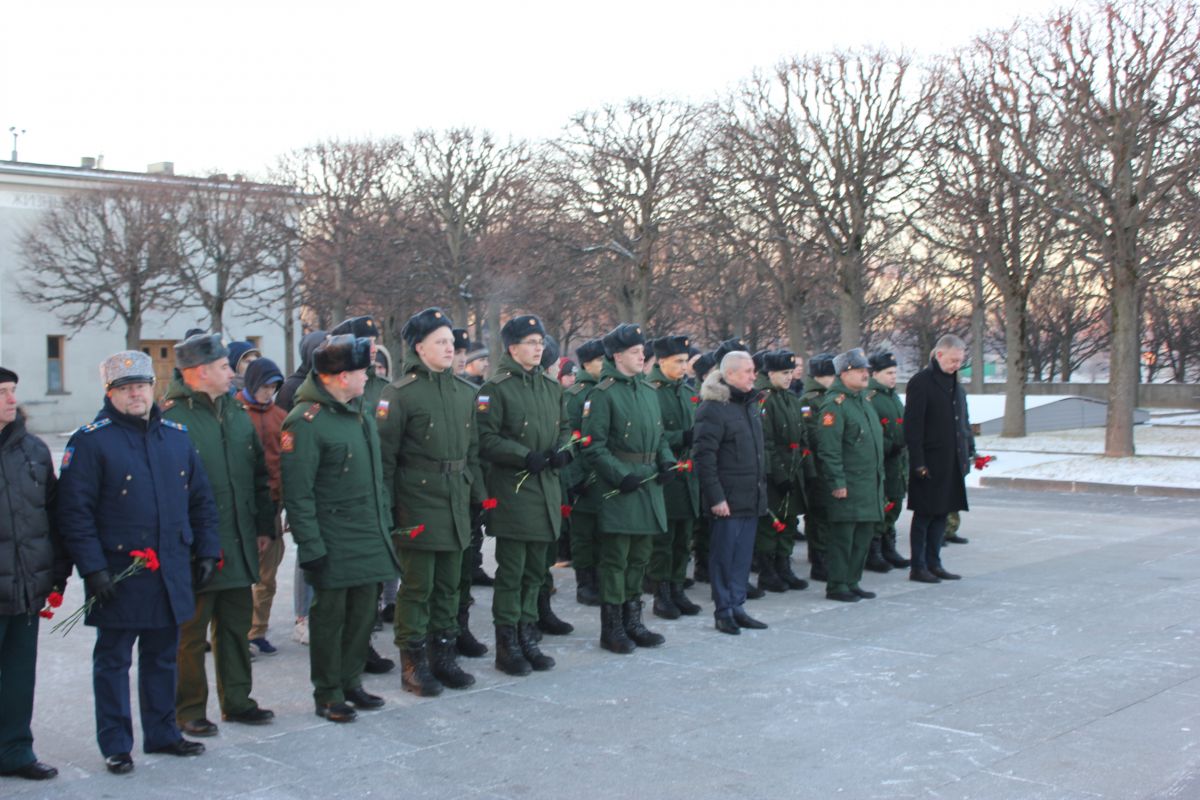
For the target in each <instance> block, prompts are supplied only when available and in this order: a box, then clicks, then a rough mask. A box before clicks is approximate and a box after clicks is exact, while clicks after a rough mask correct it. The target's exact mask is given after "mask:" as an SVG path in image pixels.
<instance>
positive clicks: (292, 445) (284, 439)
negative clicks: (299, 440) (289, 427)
mask: <svg viewBox="0 0 1200 800" xmlns="http://www.w3.org/2000/svg"><path fill="white" fill-rule="evenodd" d="M279 449H280V450H282V451H283V452H285V453H292V452H295V450H296V434H294V433H292V432H291V431H284V432H283V433H281V434H280V435H279Z"/></svg>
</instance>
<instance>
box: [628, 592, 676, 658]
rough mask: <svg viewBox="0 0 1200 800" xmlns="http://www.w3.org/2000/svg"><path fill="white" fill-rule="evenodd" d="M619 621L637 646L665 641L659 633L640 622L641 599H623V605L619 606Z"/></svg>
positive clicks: (646, 645) (649, 645)
mask: <svg viewBox="0 0 1200 800" xmlns="http://www.w3.org/2000/svg"><path fill="white" fill-rule="evenodd" d="M621 621H622V623H623V624H624V626H625V635H626V636H628V637H629V638H630V639H632V640H633V643H634V644H636V645H637V646H638V647H658V646H659V645H660V644H663V643H665V642H666V641H667V640H666V638H665V637H664V636H663V635H662V634H661V633H655V632H654V631H652V630H650V629H649V628H647V627H646V626H645V625H643V624H642V601H641V600H626V601H625V605H623V606H621Z"/></svg>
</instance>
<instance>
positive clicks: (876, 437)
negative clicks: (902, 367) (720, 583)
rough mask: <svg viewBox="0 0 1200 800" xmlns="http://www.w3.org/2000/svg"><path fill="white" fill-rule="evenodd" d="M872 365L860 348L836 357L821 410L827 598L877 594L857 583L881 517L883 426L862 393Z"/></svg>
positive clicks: (853, 598) (855, 599)
mask: <svg viewBox="0 0 1200 800" xmlns="http://www.w3.org/2000/svg"><path fill="white" fill-rule="evenodd" d="M869 366H870V364H869V362H868V361H867V357H866V355H865V354H864V353H863V351H862V349H861V348H857V347H856V348H854V349H853V350H848V351H846V352H845V353H841V354H839V355H838V356H836V357H835V358H834V359H833V368H834V371H836V372H837V374H838V378H837V379H836V380H834V382H833V385H832V386H830V387H829V392H828V393H827V394H826V396H825V399H824V401H822V403H821V406H820V408H819V409H818V410H817V414H818V415H819V417H820V419H819V421H818V423H817V453H818V454H819V455H820V459H821V469H822V470H823V473H824V478H825V481H826V484H827V485H828V486H829V487H831V489H830V493H829V495H830V497H829V499H830V502H829V505H828V506H827V507H826V508H827V510H828V520H829V527H828V534H829V535H828V538H827V539H826V544H825V552H826V557H827V562H826V570H827V571H828V574H829V578H828V582H827V583H826V585H825V597H827V598H828V599H830V600H838V601H841V602H850V603H854V602H858V600H860V599H865V600H869V599H871V598H873V597H874V596H875V593H874V592H868V591H866V590H865V589H863V588H862V587H860V586H859V585H858V584H859V581H860V580H861V579H862V572H863V564H864V563H865V562H866V560H867V549H868V548H869V547H870V544H871V538H872V537H873V536H874V535H875V530H876V528H877V527H878V526H879V523H881V522H883V503H884V499H883V430H882V428H881V426H880V424H879V415H878V414H876V413H875V407H874V406H872V405H871V404H870V403H868V402H867V400H866V399H865V398H864V397H863V391H864V390H865V389H866V388H867V384H868V383H870V380H871V379H870V373H869V372H868V369H869Z"/></svg>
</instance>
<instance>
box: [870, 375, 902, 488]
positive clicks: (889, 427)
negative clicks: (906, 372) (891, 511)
mask: <svg viewBox="0 0 1200 800" xmlns="http://www.w3.org/2000/svg"><path fill="white" fill-rule="evenodd" d="M867 400H869V401H870V403H871V405H873V406H874V407H875V412H876V413H877V414H878V415H879V423H880V424H881V425H882V426H883V473H884V477H883V493H884V496H885V497H887V499H888V500H891V501H893V502H895V503H896V504H897V505H899V504H900V501H901V500H903V499H904V495H906V494H907V493H908V448H907V447H906V446H905V445H904V403H901V402H900V398H899V397H897V396H896V390H895V389H889V388H887V387H886V386H884V385H883V384H882V383H880V382H879V381H877V380H875V379H874V378H871V385H870V386H868V387H867Z"/></svg>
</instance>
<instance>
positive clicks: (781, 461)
mask: <svg viewBox="0 0 1200 800" xmlns="http://www.w3.org/2000/svg"><path fill="white" fill-rule="evenodd" d="M795 373H796V355H795V353H793V352H792V351H790V350H771V351H769V352H767V353H766V354H765V355H764V356H763V370H762V372H761V373H760V374H759V376H758V378H757V380H756V381H755V384H754V388H755V389H756V390H757V391H759V392H761V395H760V397H759V403H760V404H761V407H762V423H763V446H764V449H765V452H766V456H767V508H768V509H770V511H771V514H768V515H767V516H765V517H761V518H760V519H759V521H758V531H757V534H756V536H755V540H754V549H755V554H756V555H757V557H758V588H760V589H764V590H767V591H771V592H782V591H786V590H787V589H805V588H807V587H808V583H807V581H805V580H803V579H802V578H800V577H798V576H797V575H796V574H795V572H793V571H792V548H793V547H795V544H796V518H797V517H798V516H799V515H800V514H803V513H804V512H805V511H806V510H807V509H808V504H807V502H806V497H805V476H806V474H813V458H812V448H811V446H810V444H809V441H808V432H807V430H806V429H805V427H804V415H803V413H802V412H801V403H800V398H799V397H797V396H796V395H794V394H792V392H791V391H790V389H789V387H790V386H791V384H792V378H793V376H794V375H795ZM772 514H773V515H774V516H772ZM777 523H778V524H777ZM778 525H782V526H783V530H777V527H778Z"/></svg>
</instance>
